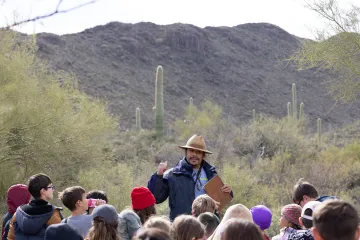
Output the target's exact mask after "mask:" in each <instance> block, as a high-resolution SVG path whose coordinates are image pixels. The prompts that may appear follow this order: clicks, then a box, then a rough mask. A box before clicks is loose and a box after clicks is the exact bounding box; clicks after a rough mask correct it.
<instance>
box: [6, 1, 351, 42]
mask: <svg viewBox="0 0 360 240" xmlns="http://www.w3.org/2000/svg"><path fill="white" fill-rule="evenodd" d="M89 1H90V0H63V1H62V4H61V5H60V10H65V9H69V8H72V7H74V6H77V5H80V4H83V3H86V2H89ZM58 2H59V0H0V26H1V27H3V26H6V25H7V24H11V23H13V22H14V20H21V19H27V18H31V17H35V16H39V15H45V14H48V13H51V12H53V11H54V10H55V9H56V6H57V4H58ZM339 2H340V4H344V5H346V4H348V3H353V2H354V1H353V0H339ZM304 3H305V2H304V0H96V2H95V3H93V4H89V5H86V6H84V7H82V8H79V9H76V10H73V11H71V12H67V13H62V14H57V15H54V16H52V17H50V18H47V19H43V20H41V21H37V22H35V23H28V24H24V25H21V27H19V28H16V30H18V31H21V32H24V33H28V34H31V33H34V32H36V33H39V32H50V33H55V34H59V35H62V34H69V33H76V32H81V31H83V30H85V29H87V28H91V27H95V26H97V25H103V24H106V23H109V22H112V21H119V22H125V23H137V22H142V21H145V22H153V23H155V24H161V25H164V24H172V23H179V22H181V23H188V24H193V25H195V26H198V27H206V26H229V27H231V26H236V25H239V24H245V23H258V22H267V23H271V24H275V25H277V26H279V27H281V28H283V29H284V30H286V31H287V32H289V33H291V34H294V35H296V36H299V37H304V38H310V39H313V38H314V31H313V30H314V29H321V28H324V26H325V25H324V20H323V19H321V18H320V17H319V16H318V15H317V14H316V13H315V12H313V11H311V10H309V9H307V8H305V7H304Z"/></svg>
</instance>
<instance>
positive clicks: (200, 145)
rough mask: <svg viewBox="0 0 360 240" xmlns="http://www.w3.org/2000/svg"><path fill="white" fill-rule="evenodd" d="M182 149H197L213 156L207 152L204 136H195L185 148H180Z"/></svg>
mask: <svg viewBox="0 0 360 240" xmlns="http://www.w3.org/2000/svg"><path fill="white" fill-rule="evenodd" d="M179 148H182V149H195V150H199V151H202V152H205V153H209V154H212V152H210V151H208V150H206V144H205V140H204V138H203V137H202V136H198V135H196V134H194V135H193V136H192V137H191V138H190V139H189V140H188V141H187V143H186V145H185V146H179Z"/></svg>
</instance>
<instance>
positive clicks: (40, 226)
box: [14, 205, 58, 240]
mask: <svg viewBox="0 0 360 240" xmlns="http://www.w3.org/2000/svg"><path fill="white" fill-rule="evenodd" d="M50 207H52V211H50V212H47V213H44V214H40V215H30V214H28V213H26V212H25V211H24V210H23V209H22V208H21V207H19V208H18V209H17V210H16V213H15V214H16V222H14V228H15V229H14V230H15V240H43V239H44V238H45V230H46V228H47V227H48V226H47V225H46V223H47V221H48V220H49V219H50V218H51V216H52V215H53V213H54V211H55V209H58V208H56V207H54V206H52V205H50Z"/></svg>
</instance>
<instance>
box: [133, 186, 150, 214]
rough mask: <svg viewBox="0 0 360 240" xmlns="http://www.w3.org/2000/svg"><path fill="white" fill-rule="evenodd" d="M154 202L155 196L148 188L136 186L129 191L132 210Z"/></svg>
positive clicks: (145, 206)
mask: <svg viewBox="0 0 360 240" xmlns="http://www.w3.org/2000/svg"><path fill="white" fill-rule="evenodd" d="M155 203H156V201H155V197H154V195H153V194H152V193H151V192H150V190H149V189H148V188H146V187H136V188H134V189H133V190H132V191H131V204H132V208H133V209H134V210H142V209H144V208H147V207H150V206H152V205H154V204H155Z"/></svg>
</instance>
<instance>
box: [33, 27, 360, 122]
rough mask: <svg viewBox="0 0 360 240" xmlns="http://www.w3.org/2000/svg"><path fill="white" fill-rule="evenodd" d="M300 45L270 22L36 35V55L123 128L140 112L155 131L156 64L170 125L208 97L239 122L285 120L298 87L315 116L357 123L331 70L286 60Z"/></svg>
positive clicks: (355, 112) (354, 110) (356, 114)
mask: <svg viewBox="0 0 360 240" xmlns="http://www.w3.org/2000/svg"><path fill="white" fill-rule="evenodd" d="M300 41H301V39H300V38H297V37H296V36H293V35H291V34H289V33H287V32H286V31H284V30H282V29H281V28H279V27H277V26H274V25H271V24H266V23H259V24H244V25H239V26H236V27H206V28H198V27H195V26H192V25H186V24H172V25H165V26H160V25H155V24H152V23H138V24H124V23H118V22H112V23H109V24H106V25H104V26H97V27H94V28H92V29H87V30H85V31H83V32H81V33H77V34H71V35H63V36H57V35H53V34H48V33H43V34H39V35H38V37H37V43H38V46H39V50H38V55H39V56H40V57H41V58H43V59H46V60H48V61H49V62H50V63H51V64H52V65H53V67H54V68H55V69H63V70H66V71H71V72H73V73H75V74H76V76H77V77H78V79H79V86H80V88H81V89H83V90H85V91H86V92H87V93H88V94H90V95H92V96H96V97H99V98H101V99H106V100H108V101H109V107H110V110H111V111H112V112H113V113H115V114H117V115H119V116H120V119H121V126H122V128H123V129H124V128H129V127H131V126H133V125H134V124H135V108H136V107H140V108H141V111H142V125H143V127H145V128H150V127H152V124H153V113H152V107H153V104H154V91H155V90H154V82H155V70H156V67H157V66H158V65H162V66H163V67H164V99H165V100H164V101H165V111H166V113H165V117H166V120H167V122H168V123H169V122H171V121H173V120H174V119H175V118H177V117H181V116H182V115H183V112H184V107H185V106H186V105H187V104H188V100H189V98H190V97H193V98H194V104H199V103H201V102H202V101H203V100H204V99H206V98H211V99H212V100H214V101H215V102H216V103H218V104H220V105H221V106H223V108H224V112H225V114H227V115H230V116H231V117H232V118H233V119H234V121H237V122H240V121H245V120H247V119H249V118H250V117H251V112H252V109H256V111H257V112H263V113H266V114H271V115H275V116H284V115H285V114H286V111H287V110H286V104H287V102H288V101H291V84H292V83H293V82H295V83H296V84H297V92H298V102H299V103H300V102H304V104H305V113H306V114H307V115H308V116H309V118H310V119H313V120H314V119H316V118H318V117H322V118H323V119H324V121H325V122H328V123H332V125H333V126H334V124H336V125H337V124H343V123H347V122H351V121H353V120H354V119H355V118H358V117H359V116H360V111H359V109H358V108H357V107H358V106H359V104H354V105H353V106H343V105H342V106H335V107H334V108H333V105H334V101H333V100H332V98H331V96H328V95H327V94H326V91H325V88H324V85H323V81H322V80H324V79H326V78H327V77H328V75H327V74H326V73H324V72H321V71H316V69H314V70H313V71H303V72H298V71H297V70H296V69H295V68H294V67H292V66H289V65H287V64H286V63H285V62H284V61H283V60H284V59H285V58H286V57H287V56H289V54H291V53H292V52H294V50H296V49H297V48H298V47H299V46H300ZM355 106H357V107H355ZM314 125H315V121H314ZM324 126H327V125H324Z"/></svg>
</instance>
